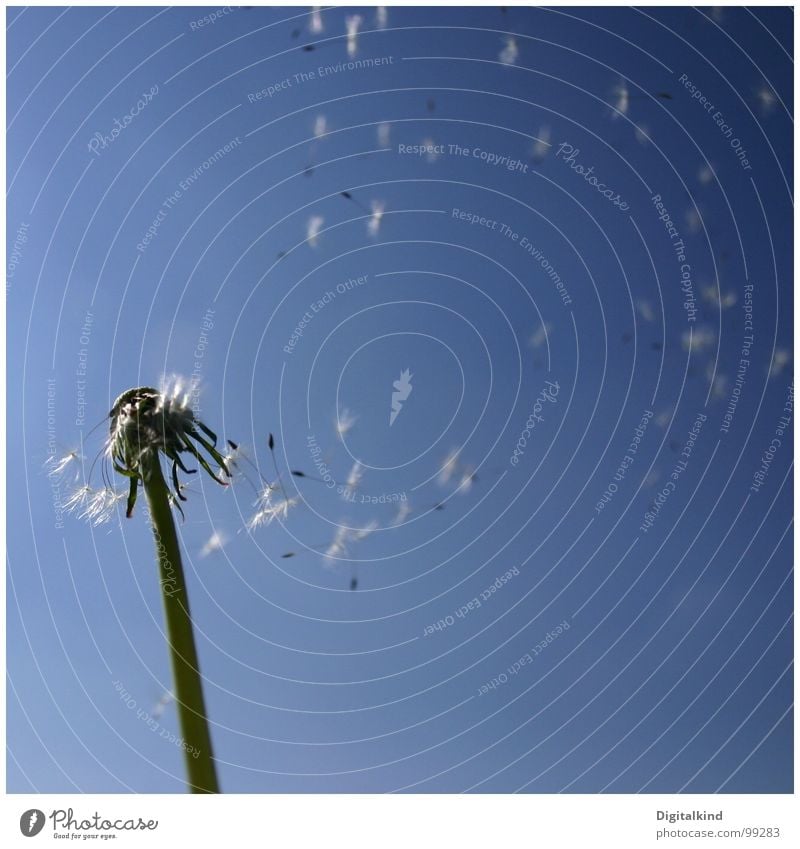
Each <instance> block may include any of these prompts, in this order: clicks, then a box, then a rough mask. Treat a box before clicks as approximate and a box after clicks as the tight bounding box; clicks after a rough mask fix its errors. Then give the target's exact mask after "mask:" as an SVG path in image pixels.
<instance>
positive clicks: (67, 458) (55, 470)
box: [44, 451, 83, 479]
mask: <svg viewBox="0 0 800 849" xmlns="http://www.w3.org/2000/svg"><path fill="white" fill-rule="evenodd" d="M80 460H83V457H82V456H81V454H80V453H79V452H78V451H67V453H66V454H62V455H61V456H60V457H57V456H56V455H55V454H54V455H52V456H51V457H48V458H47V461H46V462H45V464H44V467H45V469H46V470H47V474H48V476H49V477H53V478H60V477H61V476H62V475H63V474H64V472H66V471H67V469H69V468H70V466H72V465H73V464H74V465H75V478H76V479H77V477H78V472H79V469H78V465H79V462H78V461H80Z"/></svg>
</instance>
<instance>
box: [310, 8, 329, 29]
mask: <svg viewBox="0 0 800 849" xmlns="http://www.w3.org/2000/svg"><path fill="white" fill-rule="evenodd" d="M308 28H309V29H310V30H311V32H313V33H314V34H315V35H316V34H319V33H321V32H322V31H323V30H324V29H325V27H324V25H323V23H322V15H321V14H320V7H319V6H312V7H311V18H310V19H309V21H308Z"/></svg>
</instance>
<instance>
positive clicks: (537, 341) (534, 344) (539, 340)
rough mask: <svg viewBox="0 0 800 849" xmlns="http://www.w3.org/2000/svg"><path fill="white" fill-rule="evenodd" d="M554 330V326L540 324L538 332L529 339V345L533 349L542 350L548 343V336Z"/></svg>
mask: <svg viewBox="0 0 800 849" xmlns="http://www.w3.org/2000/svg"><path fill="white" fill-rule="evenodd" d="M552 329H553V327H552V325H551V324H549V323H547V322H545V323H544V324H540V325H539V327H537V328H536V330H534V331H533V333H532V334H531V336H530V339H528V344H529V345H530V346H531V348H541V347H542V345H544V343H545V342H546V341H547V334H548V333H550V331H551V330H552Z"/></svg>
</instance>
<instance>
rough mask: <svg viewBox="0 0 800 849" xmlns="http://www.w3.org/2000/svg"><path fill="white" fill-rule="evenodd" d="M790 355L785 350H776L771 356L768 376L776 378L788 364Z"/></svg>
mask: <svg viewBox="0 0 800 849" xmlns="http://www.w3.org/2000/svg"><path fill="white" fill-rule="evenodd" d="M790 358H791V355H790V353H789V351H788V350H787V349H786V348H776V349H775V353H774V354H773V355H772V364H771V365H770V367H769V376H770V377H778V375H779V374H780V373H781V372H782V371H783V370H784V369H785V368H786V366H787V365H788V364H789V360H790Z"/></svg>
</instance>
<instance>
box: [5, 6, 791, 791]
mask: <svg viewBox="0 0 800 849" xmlns="http://www.w3.org/2000/svg"><path fill="white" fill-rule="evenodd" d="M226 9H227V11H224V10H222V9H217V8H212V7H208V8H197V9H193V8H172V9H160V8H155V7H148V8H119V9H113V10H112V9H110V8H98V7H91V8H89V7H83V8H71V9H63V8H30V9H22V8H12V9H9V10H8V13H7V27H8V36H7V41H8V72H9V77H8V83H7V95H8V101H7V102H8V105H7V116H8V162H7V175H8V186H9V194H8V206H7V208H8V215H7V234H6V237H7V243H8V257H9V260H8V267H7V275H6V276H7V299H8V316H9V321H8V354H9V366H8V385H9V394H10V397H9V412H10V418H9V422H8V463H9V465H8V481H9V483H8V494H9V499H8V504H9V506H8V528H9V545H8V548H9V550H8V564H9V571H8V582H7V599H8V628H7V634H8V639H7V644H8V673H9V676H8V739H9V755H8V767H7V768H8V788H9V790H10V791H12V792H29V791H39V792H70V791H86V792H129V791H134V792H182V790H183V767H182V762H181V749H180V744H179V740H178V741H177V742H176V738H177V737H179V733H180V732H179V730H178V728H177V719H176V716H175V709H174V704H171V703H169V700H168V699H165V698H164V694H165V692H167V691H168V690H169V687H170V677H169V669H168V656H167V650H166V646H165V643H164V636H163V633H162V617H161V600H160V598H159V592H158V585H157V581H156V575H155V566H154V562H153V557H152V540H151V539H150V538H149V536H148V529H147V526H146V523H145V520H144V517H143V515H142V513H143V508H144V505H143V504H142V505H140V507H139V508H138V509H137V515H136V516H135V517H134V518H133V519H131V520H126V519H125V518H124V513H123V512H119V513H115V514H114V516H113V518H112V520H111V521H110V522H109V523H107V524H104V525H101V526H98V527H92V526H90V525H88V524H86V523H85V522H83V521H80V520H79V519H77V518H76V517H74V516H70V515H67V514H64V513H63V511H62V505H63V502H65V501H66V499H67V497H68V495H69V493H70V491H71V489H72V488H73V487H75V486H76V485H79V484H80V482H81V480H83V479H84V477H86V478H89V484H90V485H92V486H101V485H102V480H101V467H102V463H101V462H98V463H97V464H95V465H94V467H93V469H92V460H93V459H94V457H95V456H96V455H97V454H98V452H101V451H102V447H103V441H104V435H105V428H106V425H105V423H104V416H105V415H106V413H107V411H108V410H109V408H110V407H111V404H112V403H113V400H114V398H115V397H116V395H117V394H119V393H120V392H122V391H123V390H125V389H127V388H130V387H133V386H139V385H153V384H158V382H159V381H160V380H161V379H162V377H164V376H171V375H183V376H184V377H185V378H186V379H187V380H190V381H191V380H192V378H193V377H194V379H196V380H197V381H198V382H199V387H200V389H201V393H200V394H199V395H198V396H196V397H194V398H193V403H195V404H196V405H197V410H198V413H199V415H200V416H201V417H202V419H203V420H204V421H205V422H206V423H207V424H208V425H209V426H210V427H212V428H213V429H214V430H215V431H217V433H218V434H219V435H220V437H221V438H223V439H231V440H235V441H236V442H237V443H239V444H240V445H241V446H242V449H243V450H244V451H246V452H247V457H248V458H249V460H248V461H245V460H241V461H240V462H239V466H238V468H239V470H240V472H241V473H242V474H239V475H237V478H236V480H235V482H234V485H233V486H232V487H229V488H226V489H222V488H221V487H218V486H217V485H216V484H215V483H214V482H213V481H211V480H210V479H209V478H207V477H206V478H201V477H200V476H199V475H198V476H196V478H192V479H191V480H187V482H188V483H189V490H188V491H187V495H188V498H189V500H188V502H187V504H186V505H185V513H186V518H185V521H184V522H183V523H182V524H181V525H180V535H181V537H182V541H183V544H184V547H185V552H186V568H187V570H188V573H189V582H190V597H191V603H192V606H193V613H194V618H195V624H196V628H197V637H198V648H199V653H200V659H201V665H202V669H203V673H204V675H205V676H206V698H207V704H208V712H209V716H210V719H211V722H212V733H213V739H214V745H215V751H216V755H217V758H218V760H219V772H220V780H221V784H222V788H223V790H225V791H227V792H364V791H370V792H375V791H377V792H390V791H395V792H398V791H400V792H402V791H414V792H462V791H467V790H469V791H473V792H495V793H497V792H504V793H505V792H513V791H521V792H558V791H565V792H579V793H596V792H623V793H631V792H669V793H672V792H714V791H717V790H720V791H721V792H734V793H753V792H789V791H791V789H792V763H791V749H792V724H791V723H792V712H791V709H790V706H791V701H792V669H791V662H792V620H791V612H792V578H791V566H792V560H791V551H792V534H793V531H792V524H791V521H792V501H791V498H792V496H791V492H792V477H791V470H792V454H793V445H792V440H791V430H790V429H786V423H785V421H782V417H783V416H784V415H789V416H791V412H790V408H791V399H792V361H791V355H790V352H791V349H792V328H791V314H792V311H791V308H792V278H791V273H792V242H791V232H792V231H791V227H792V205H791V196H790V186H791V185H792V180H793V160H792V118H791V114H790V112H788V111H787V109H789V110H790V109H791V104H792V76H791V74H792V66H791V59H790V56H791V54H792V44H791V35H790V33H791V27H792V18H791V11H790V10H789V9H786V8H782V9H781V8H771V9H764V8H759V9H753V10H746V9H723V10H722V11H720V12H713V13H712V12H711V11H710V10H700V11H696V10H691V9H684V8H668V9H656V8H648V9H644V10H631V9H623V8H613V9H597V8H591V9H581V8H576V7H572V8H568V9H560V10H559V9H552V10H543V9H521V8H510V9H508V10H507V11H505V12H504V11H501V10H500V9H498V8H477V7H475V8H451V9H439V8H403V9H396V8H389V9H388V10H386V17H385V19H383V18H382V17H381V16H380V13H378V12H377V11H376V9H374V8H361V9H344V8H342V9H330V10H324V11H321V12H319V13H318V14H317V15H314V14H312V13H311V12H310V11H309V10H308V9H304V8H290V7H285V8H281V9H271V8H252V9H251V8H247V7H242V8H237V7H226ZM212 18H213V19H212ZM348 27H349V29H350V32H351V35H350V37H349V38H348V35H347V33H348ZM293 334H294V336H293ZM743 350H746V352H747V353H743ZM743 361H744V362H745V364H744V365H742V362H743ZM405 371H407V372H408V373H410V378H409V379H408V381H405V380H404V379H403V378H402V377H401V376H402V374H403V372H405ZM395 382H399V384H400V386H401V390H398V389H396V388H395ZM409 385H410V387H411V388H410V390H409V389H408V386H409ZM403 386H405V387H406V388H405V390H404V391H403V390H402V387H403ZM398 391H399V392H400V394H401V395H404V396H405V397H404V399H402V398H401V399H400V400H399V401H398V402H397V403H399V407H397V405H395V407H394V408H393V405H392V402H393V398H392V395H393V392H398ZM392 409H396V411H397V415H396V418H395V420H394V421H393V423H391V424H390V413H391V411H392ZM337 411H338V413H339V424H340V428H339V430H341V431H344V432H342V433H340V432H338V431H337ZM348 412H349V414H350V416H351V417H353V418H354V419H355V421H354V423H352V426H348V423H347V421H346V420H347V419H348ZM726 416H727V418H726ZM98 423H99V427H97V429H94V430H93V428H94V426H95V425H98ZM269 433H273V434H274V436H275V441H276V448H275V460H276V462H277V464H278V468H279V472H280V476H281V477H280V479H281V482H282V483H283V485H284V486H285V488H286V490H287V492H288V495H289V496H290V497H296V498H297V499H298V503H297V505H295V506H294V508H293V509H292V510H291V511H290V512H289V513H288V516H287V517H286V519H285V520H281V521H276V522H274V523H272V524H271V525H269V526H267V527H259V528H256V529H253V530H252V531H251V530H249V529H248V520H249V519H250V518H251V517H252V515H253V512H254V507H253V502H254V500H255V497H256V492H257V490H258V488H259V487H260V486H261V483H260V476H261V477H263V479H265V480H268V481H271V482H273V483H275V481H276V473H275V470H274V468H273V465H272V458H271V456H270V453H269V451H268V449H267V437H268V434H269ZM72 450H76V451H78V452H79V453H80V454H82V456H83V457H84V458H85V459H84V461H83V462H82V463H81V462H74V463H71V464H69V466H68V467H67V468H66V470H65V471H64V472H63V474H61V475H60V476H57V477H56V478H53V477H52V476H50V477H48V475H47V473H46V469H45V463H46V462H47V460H48V457H49V456H51V454H52V453H53V452H55V454H56V456H61V455H62V454H64V453H65V452H69V451H72ZM515 450H516V454H515ZM765 456H766V459H765ZM356 463H358V464H360V466H359V467H357V468H360V469H361V478H360V481H359V482H358V485H357V486H356V487H354V488H353V495H352V497H351V498H350V499H347V498H345V497H343V493H342V492H341V491H340V490H341V489H342V487H343V486H344V485H345V484H346V481H347V479H348V476H349V475H350V474H351V473H352V472H353V466H354V464H356ZM90 469H91V476H90ZM293 469H294V470H297V469H299V470H302V471H304V472H305V473H306V474H307V475H309V476H320V475H322V476H326V475H328V476H329V478H326V479H329V480H330V481H331V483H332V485H331V486H327V485H326V484H325V483H320V482H318V481H314V480H311V479H310V478H308V477H307V478H297V477H292V476H291V475H290V474H289V472H290V470H293ZM356 476H357V475H356ZM119 483H120V486H122V482H119ZM333 484H335V485H333ZM604 494H605V498H604ZM342 528H344V529H345V530H344V531H342V530H341V529H342ZM337 533H338V535H339V539H340V540H341V539H342V538H343V536H346V537H347V545H346V546H345V548H346V551H344V552H342V551H333V552H332V553H333V554H335V556H333V557H330V556H329V557H326V556H325V555H324V552H325V550H326V549H328V548H329V547H330V546H331V544H332V542H334V541H335V540H336V539H337ZM215 535H216V536H215ZM289 552H293V553H294V556H292V557H288V558H287V557H283V555H285V554H287V553H289ZM353 586H355V589H351V587H353ZM476 599H477V601H476ZM437 623H438V627H436V625H437ZM121 691H122V692H124V694H125V695H124V697H123V696H121V695H120V692H121ZM148 719H149V720H150V721H148Z"/></svg>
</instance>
